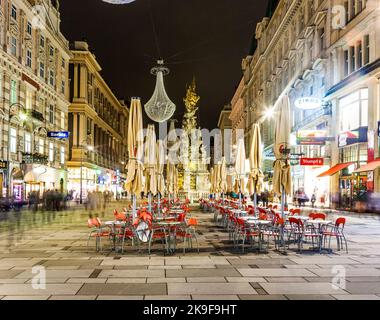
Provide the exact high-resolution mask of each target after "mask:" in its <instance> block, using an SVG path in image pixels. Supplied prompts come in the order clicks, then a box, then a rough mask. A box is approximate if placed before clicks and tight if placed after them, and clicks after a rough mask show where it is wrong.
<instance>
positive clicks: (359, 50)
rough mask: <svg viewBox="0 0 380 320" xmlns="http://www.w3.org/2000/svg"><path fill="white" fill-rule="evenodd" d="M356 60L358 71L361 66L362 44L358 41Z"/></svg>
mask: <svg viewBox="0 0 380 320" xmlns="http://www.w3.org/2000/svg"><path fill="white" fill-rule="evenodd" d="M356 60H357V67H358V69H360V68H361V67H362V66H363V44H362V42H361V41H359V42H358V45H357V46H356Z"/></svg>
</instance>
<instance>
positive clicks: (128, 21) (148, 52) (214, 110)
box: [60, 0, 267, 129]
mask: <svg viewBox="0 0 380 320" xmlns="http://www.w3.org/2000/svg"><path fill="white" fill-rule="evenodd" d="M266 6H267V1H266V0H260V1H258V0H136V2H134V3H131V4H125V5H113V4H108V3H105V2H103V1H102V0H80V1H78V0H64V1H61V9H60V11H61V17H62V32H63V34H64V35H65V36H66V38H67V39H68V40H69V41H70V42H73V41H74V40H82V39H86V40H87V41H88V43H89V46H90V49H91V51H92V52H93V53H94V54H95V55H96V57H97V60H98V61H99V63H100V65H101V66H102V68H103V71H102V75H103V77H104V78H105V79H106V81H107V83H108V84H109V86H110V87H111V89H112V90H113V91H114V93H115V95H116V96H117V97H119V98H124V99H125V100H126V101H128V102H129V101H130V97H133V96H139V97H141V98H142V102H143V104H145V103H146V102H147V101H148V100H149V99H150V97H151V95H152V94H153V90H154V85H155V78H154V76H152V75H151V74H150V69H151V67H152V66H154V65H155V61H156V60H157V58H158V57H162V58H164V59H165V62H166V63H167V66H168V67H169V68H170V70H171V73H170V74H169V75H168V76H167V77H165V85H166V90H167V92H168V95H169V97H170V98H171V100H172V101H173V102H174V103H175V104H176V105H177V112H176V114H175V116H174V118H176V119H178V120H180V121H182V115H183V111H184V105H183V102H182V99H183V96H184V95H185V91H186V85H187V84H189V83H190V82H191V81H192V78H193V76H195V78H196V80H197V86H198V89H197V90H198V94H199V95H200V96H201V101H200V113H199V121H200V125H201V126H202V127H205V128H210V129H211V128H215V127H216V125H217V121H218V118H219V113H220V110H221V109H222V108H223V106H224V105H225V104H227V103H229V102H230V101H231V98H232V96H233V94H234V92H235V89H236V87H237V85H238V83H239V81H240V79H241V76H242V72H241V60H242V58H243V57H245V56H246V55H247V54H248V52H249V49H250V47H251V40H252V37H253V36H254V31H255V27H256V23H257V22H259V21H261V19H262V17H263V16H264V15H265V9H266ZM155 34H156V36H155ZM149 122H151V121H150V120H149ZM147 123H148V122H147V121H144V126H146V125H147Z"/></svg>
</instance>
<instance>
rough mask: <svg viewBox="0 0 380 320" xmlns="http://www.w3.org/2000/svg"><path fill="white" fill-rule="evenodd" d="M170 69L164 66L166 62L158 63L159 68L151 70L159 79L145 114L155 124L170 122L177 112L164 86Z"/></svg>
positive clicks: (146, 106)
mask: <svg viewBox="0 0 380 320" xmlns="http://www.w3.org/2000/svg"><path fill="white" fill-rule="evenodd" d="M169 72H170V71H169V69H168V68H167V67H165V66H164V61H163V60H159V61H157V66H156V67H154V68H153V69H152V70H151V74H153V75H155V76H156V77H157V80H156V88H155V90H154V93H153V96H152V98H151V99H150V100H149V101H148V103H147V104H146V105H145V112H146V114H147V115H148V117H149V118H150V119H151V120H153V121H155V122H165V121H168V120H169V119H170V118H171V117H172V116H173V115H174V112H175V110H176V106H175V104H174V103H173V102H172V101H171V100H170V99H169V97H168V95H167V93H166V90H165V85H164V75H167V74H169Z"/></svg>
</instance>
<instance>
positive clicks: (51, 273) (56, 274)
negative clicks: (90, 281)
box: [16, 270, 94, 279]
mask: <svg viewBox="0 0 380 320" xmlns="http://www.w3.org/2000/svg"><path fill="white" fill-rule="evenodd" d="M93 272H94V270H46V278H54V279H57V278H88V277H89V276H90V275H91V274H92V273H93ZM35 275H36V274H33V273H32V270H27V271H25V272H22V273H20V274H18V275H17V276H16V278H18V279H32V278H33V277H34V276H35Z"/></svg>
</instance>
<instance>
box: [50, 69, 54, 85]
mask: <svg viewBox="0 0 380 320" xmlns="http://www.w3.org/2000/svg"><path fill="white" fill-rule="evenodd" d="M54 78H55V76H54V71H53V70H50V71H49V83H50V85H51V86H54Z"/></svg>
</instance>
